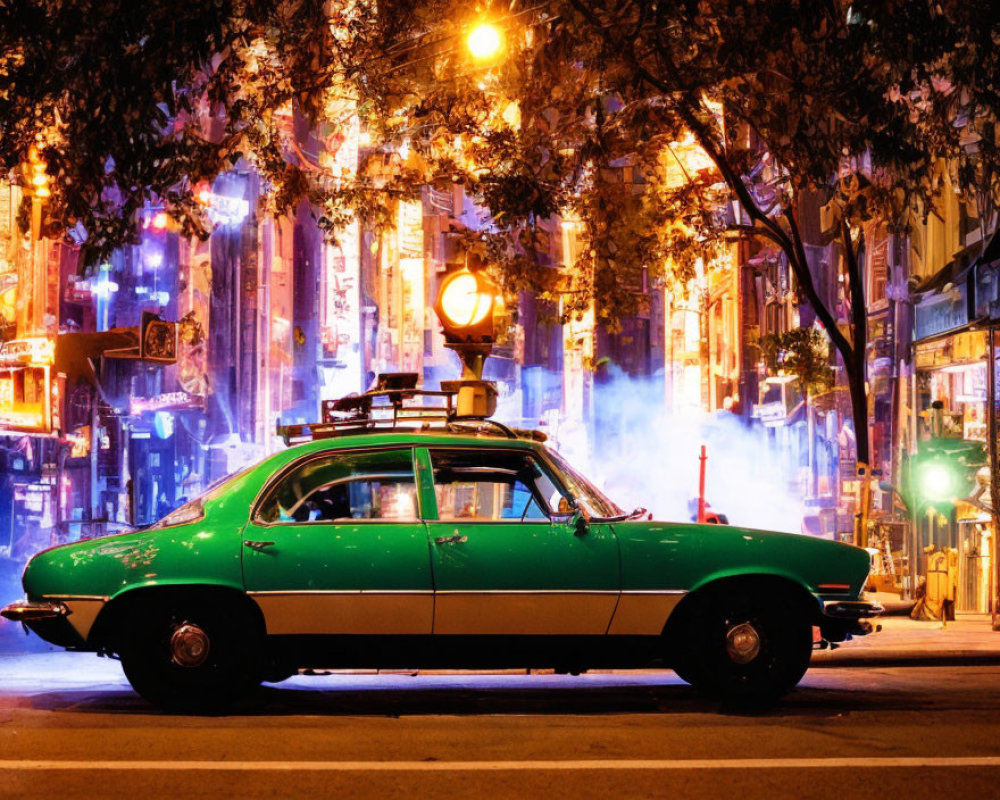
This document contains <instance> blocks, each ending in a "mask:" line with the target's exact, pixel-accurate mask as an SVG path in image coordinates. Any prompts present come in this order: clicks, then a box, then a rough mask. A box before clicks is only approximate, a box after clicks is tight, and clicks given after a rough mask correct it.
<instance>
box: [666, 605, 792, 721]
mask: <svg viewBox="0 0 1000 800" xmlns="http://www.w3.org/2000/svg"><path fill="white" fill-rule="evenodd" d="M691 600H692V603H691V605H690V606H689V607H688V608H687V609H686V612H685V615H684V619H683V624H682V625H680V626H678V629H676V630H675V633H676V634H677V635H676V637H675V640H674V642H673V643H672V644H673V648H672V649H673V651H674V659H673V661H674V668H675V670H676V672H677V674H678V675H679V676H680V677H681V678H682V679H683V680H685V681H686V682H688V683H690V684H691V685H692V686H694V687H695V688H696V689H697V690H698V691H699V692H701V693H702V694H705V695H706V696H709V697H713V698H719V699H722V700H725V701H730V702H736V703H749V704H766V703H770V702H773V701H774V700H776V699H778V698H779V697H781V696H782V695H784V694H786V693H787V692H789V691H791V690H792V689H793V688H794V687H795V685H796V684H797V683H798V682H799V681H800V680H801V679H802V676H803V675H804V674H805V672H806V669H807V668H808V667H809V659H810V658H811V656H812V625H811V623H810V621H809V619H808V616H807V614H806V613H805V609H803V608H802V607H801V606H800V605H798V604H796V603H795V602H794V598H792V597H784V596H781V595H778V596H775V594H773V593H770V592H764V591H755V590H754V589H753V588H752V587H750V586H747V587H739V588H736V587H734V588H732V589H729V590H721V591H715V592H709V593H706V594H705V595H704V596H702V597H699V598H694V597H693V598H691Z"/></svg>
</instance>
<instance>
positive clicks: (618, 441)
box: [550, 370, 803, 533]
mask: <svg viewBox="0 0 1000 800" xmlns="http://www.w3.org/2000/svg"><path fill="white" fill-rule="evenodd" d="M593 417H594V418H595V419H594V421H593V422H591V423H589V424H586V425H581V424H573V423H572V422H570V423H566V422H563V423H561V424H560V425H559V426H558V427H557V428H556V429H555V430H553V431H551V433H552V441H551V442H550V444H551V445H552V446H553V447H554V448H555V449H557V450H558V451H559V452H560V453H561V454H562V455H563V456H565V458H566V459H567V461H569V462H570V463H571V464H572V465H573V466H575V467H576V468H577V469H578V470H579V471H580V472H582V473H583V474H584V475H586V476H587V477H588V478H590V479H591V480H592V481H593V482H594V483H595V484H596V485H597V486H599V487H600V488H601V489H602V490H603V491H604V492H605V493H606V494H607V495H608V496H609V497H610V498H611V499H612V500H614V501H615V502H616V503H617V504H618V505H619V506H621V507H622V508H624V509H625V510H626V511H631V510H632V509H634V508H637V507H640V506H641V507H644V508H646V509H648V510H649V511H650V512H652V514H653V517H654V519H659V520H666V521H684V522H687V521H691V520H692V519H693V517H694V515H695V513H696V510H697V497H698V475H699V454H700V451H701V445H703V444H704V445H705V446H706V451H707V456H708V461H707V466H706V481H705V497H706V499H707V501H708V503H709V504H710V508H711V509H712V510H714V511H716V512H719V513H723V514H725V515H726V516H727V517H728V519H729V523H730V524H732V525H739V526H742V527H749V528H762V529H767V530H778V531H788V532H793V533H798V532H800V531H801V525H802V514H803V503H802V496H801V495H800V494H799V493H798V492H797V491H796V490H795V486H794V485H792V484H790V482H789V478H790V477H791V478H794V477H795V476H789V475H787V474H784V473H783V470H782V464H781V459H780V458H779V454H777V453H775V452H773V451H770V450H769V449H768V447H767V446H766V443H765V437H764V432H763V430H762V429H761V427H760V425H759V424H754V425H753V426H752V427H751V426H747V425H746V424H744V422H743V420H742V419H741V418H740V417H739V416H737V415H735V414H733V413H730V412H728V411H717V412H714V413H712V414H709V413H707V412H704V411H701V410H697V409H686V410H681V411H676V412H673V413H671V412H670V411H669V410H668V409H667V408H666V403H665V398H664V395H663V387H662V384H661V383H659V382H657V381H651V380H643V379H632V378H628V377H627V376H625V375H624V374H623V373H621V371H620V370H618V371H615V372H614V373H613V374H612V377H611V380H610V382H609V383H606V384H603V385H602V386H601V387H600V388H599V390H598V391H597V392H595V400H594V403H593Z"/></svg>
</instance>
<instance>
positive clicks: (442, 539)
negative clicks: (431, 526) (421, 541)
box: [434, 533, 469, 544]
mask: <svg viewBox="0 0 1000 800" xmlns="http://www.w3.org/2000/svg"><path fill="white" fill-rule="evenodd" d="M467 541H469V537H468V536H462V534H460V533H453V534H452V535H451V536H438V537H437V539H435V540H434V542H435V543H436V544H456V543H457V544H461V543H462V542H467Z"/></svg>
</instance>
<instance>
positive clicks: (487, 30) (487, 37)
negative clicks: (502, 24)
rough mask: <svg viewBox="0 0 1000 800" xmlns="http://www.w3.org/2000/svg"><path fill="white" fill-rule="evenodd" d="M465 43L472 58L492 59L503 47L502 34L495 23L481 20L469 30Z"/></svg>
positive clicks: (478, 59) (476, 59) (477, 59)
mask: <svg viewBox="0 0 1000 800" xmlns="http://www.w3.org/2000/svg"><path fill="white" fill-rule="evenodd" d="M465 44H466V47H468V48H469V53H470V55H471V56H472V58H473V60H475V61H492V60H493V59H494V58H496V57H497V56H498V55H499V54H500V51H501V50H502V49H503V34H502V33H501V32H500V29H499V28H498V27H497V26H496V25H493V24H492V23H489V22H481V23H479V24H478V25H476V27H474V28H473V29H472V30H471V31H469V35H468V36H467V37H466V40H465Z"/></svg>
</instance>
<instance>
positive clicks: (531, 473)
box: [430, 448, 561, 522]
mask: <svg viewBox="0 0 1000 800" xmlns="http://www.w3.org/2000/svg"><path fill="white" fill-rule="evenodd" d="M430 454H431V463H432V465H433V467H434V493H435V495H436V497H437V506H438V518H439V519H441V520H443V521H451V520H469V521H481V522H501V521H515V522H516V521H520V522H537V521H547V520H548V519H549V514H550V513H551V511H552V509H551V508H550V506H549V499H550V498H552V497H553V496H561V492H560V490H559V489H558V487H557V486H556V484H555V483H554V482H553V481H552V479H551V478H550V477H549V475H548V474H547V473H546V472H545V470H544V469H542V467H541V465H540V464H539V463H538V461H537V460H536V459H535V458H534V457H533V456H532V454H531V453H528V452H524V451H519V450H479V449H476V450H472V449H469V450H458V449H456V450H445V449H437V448H432V449H431V451H430Z"/></svg>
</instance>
